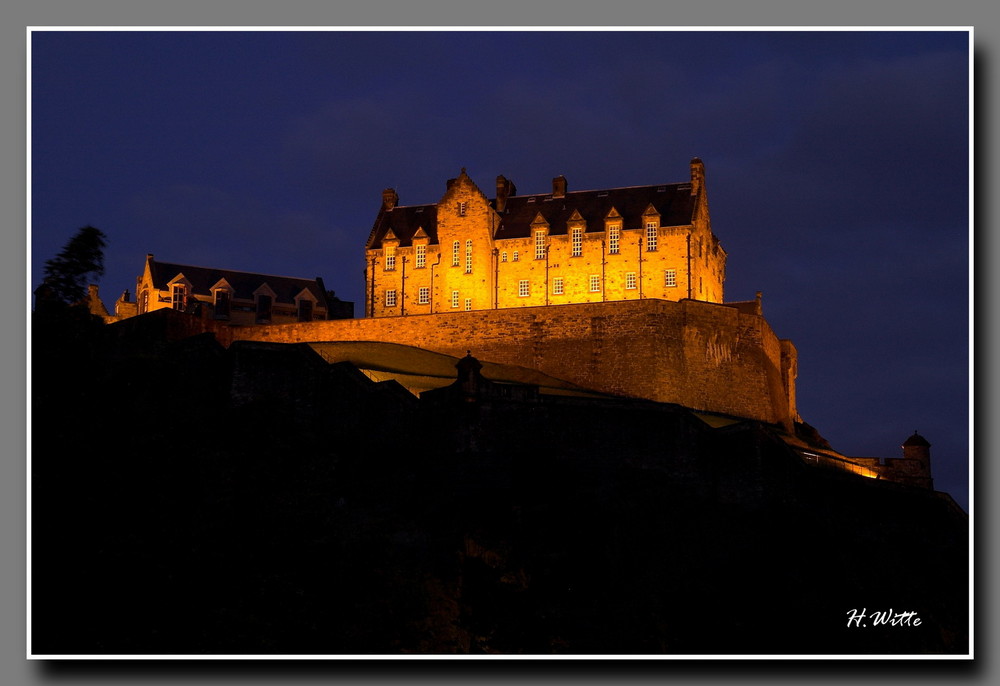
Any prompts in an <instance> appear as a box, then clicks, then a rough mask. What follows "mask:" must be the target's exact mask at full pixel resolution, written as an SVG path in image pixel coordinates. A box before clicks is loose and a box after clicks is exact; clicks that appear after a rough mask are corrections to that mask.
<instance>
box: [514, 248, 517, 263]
mask: <svg viewBox="0 0 1000 686" xmlns="http://www.w3.org/2000/svg"><path fill="white" fill-rule="evenodd" d="M513 261H514V262H517V251H516V250H515V251H514V258H513Z"/></svg>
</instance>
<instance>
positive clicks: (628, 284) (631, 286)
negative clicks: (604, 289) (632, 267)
mask: <svg viewBox="0 0 1000 686" xmlns="http://www.w3.org/2000/svg"><path fill="white" fill-rule="evenodd" d="M625 288H626V290H630V291H632V290H635V272H628V273H626V274H625Z"/></svg>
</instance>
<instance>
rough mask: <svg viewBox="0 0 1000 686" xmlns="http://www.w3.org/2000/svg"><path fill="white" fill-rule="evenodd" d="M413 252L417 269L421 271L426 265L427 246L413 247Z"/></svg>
mask: <svg viewBox="0 0 1000 686" xmlns="http://www.w3.org/2000/svg"><path fill="white" fill-rule="evenodd" d="M414 250H415V251H416V259H417V269H421V268H422V267H425V266H426V265H427V246H426V245H424V244H422V243H421V244H419V245H416V246H414Z"/></svg>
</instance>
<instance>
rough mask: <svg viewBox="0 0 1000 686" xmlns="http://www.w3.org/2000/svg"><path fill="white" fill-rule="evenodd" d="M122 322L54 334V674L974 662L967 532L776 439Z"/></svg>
mask: <svg viewBox="0 0 1000 686" xmlns="http://www.w3.org/2000/svg"><path fill="white" fill-rule="evenodd" d="M109 329H110V327H104V326H103V325H101V324H99V323H91V322H90V321H89V320H88V319H87V318H86V317H70V316H68V315H49V316H45V317H42V318H38V316H37V315H36V319H35V321H34V322H33V350H32V379H33V384H32V420H33V426H32V443H31V448H32V456H31V460H32V461H31V468H32V493H31V495H32V501H31V502H32V510H31V515H32V530H31V538H32V589H31V590H32V625H31V626H32V631H33V636H32V640H33V645H32V649H33V652H34V653H35V654H92V653H108V654H124V653H141V654H159V653H165V654H205V653H211V654H258V653H294V654H396V653H456V652H457V653H540V654H551V653H569V654H595V653H596V654H619V653H641V654H662V653H683V654H716V653H717V654H750V653H752V654H761V653H768V654H771V653H774V654H792V653H809V654H816V653H820V654H823V653H850V654H854V653H864V654H890V653H966V652H967V651H968V648H969V646H968V592H969V589H968V571H969V570H968V550H967V540H968V531H967V527H968V522H967V518H966V516H965V514H964V513H963V512H962V511H961V510H960V509H959V508H958V507H957V506H956V505H955V504H954V503H953V501H951V499H950V498H948V497H947V496H946V495H944V494H940V493H935V492H933V491H925V490H920V489H915V488H910V487H905V486H901V485H898V484H892V483H885V482H881V481H876V480H871V479H864V478H861V477H857V476H854V475H851V474H845V473H840V472H829V471H824V470H822V469H818V468H816V467H812V466H808V465H806V464H804V463H802V462H801V461H800V460H799V459H798V458H797V457H796V456H795V454H794V453H793V452H791V451H790V450H789V449H788V448H787V447H786V446H785V444H784V443H783V442H781V441H780V440H778V439H777V437H776V434H775V432H776V428H775V427H770V426H767V425H762V424H760V423H756V422H739V423H735V424H730V425H728V426H726V427H723V428H712V427H710V426H708V425H707V424H706V423H704V422H703V421H701V420H700V419H698V418H697V417H696V416H695V415H694V414H693V413H691V412H690V411H688V410H687V409H685V408H682V407H679V406H674V405H664V404H658V403H652V402H645V401H642V402H640V401H629V400H624V399H621V400H619V399H613V398H603V399H599V398H580V397H551V396H542V395H539V394H538V393H537V392H535V390H534V389H533V387H531V386H519V385H516V384H490V383H489V382H488V380H487V381H480V382H479V386H478V387H477V388H476V389H474V391H475V392H471V391H470V389H469V388H468V387H463V386H461V384H456V386H455V387H453V388H450V389H444V390H442V391H436V392H430V393H427V394H425V395H424V396H423V397H422V398H421V399H419V400H418V399H417V398H416V397H414V396H413V395H412V394H410V393H409V392H407V391H406V390H404V389H403V388H402V387H401V386H399V385H398V384H396V383H395V382H392V381H390V382H382V383H374V382H372V381H371V380H370V379H369V378H368V377H366V376H365V375H363V374H361V373H360V372H359V371H358V370H357V368H356V367H354V366H352V365H350V364H346V363H339V364H332V365H331V364H329V363H328V362H326V361H324V360H323V358H322V357H320V356H319V355H318V354H317V353H316V352H315V351H313V350H312V349H311V348H309V347H308V346H306V345H282V344H264V343H246V342H243V343H240V342H237V343H234V344H233V345H232V346H231V347H230V348H229V349H224V348H223V347H221V346H220V345H219V344H218V343H217V342H216V341H215V339H214V338H213V337H212V336H211V335H210V334H204V335H200V336H193V337H183V336H179V337H175V338H177V340H170V337H157V336H139V335H131V336H112V335H111V334H110V333H109ZM473 353H475V351H473ZM862 608H864V609H866V614H867V615H868V618H867V619H866V621H865V623H867V624H868V626H866V627H860V626H858V627H848V621H847V620H848V613H849V612H850V611H851V610H853V609H857V610H859V611H860V610H861V609H862ZM890 609H892V611H893V612H916V613H917V615H916V617H919V619H920V620H921V623H920V625H919V626H886V625H883V626H874V625H873V623H872V621H871V615H872V613H874V612H876V611H883V610H885V611H888V610H890Z"/></svg>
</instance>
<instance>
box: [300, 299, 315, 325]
mask: <svg viewBox="0 0 1000 686" xmlns="http://www.w3.org/2000/svg"><path fill="white" fill-rule="evenodd" d="M312 318H313V304H312V300H306V299H305V298H302V299H301V300H299V321H300V322H311V321H312Z"/></svg>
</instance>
